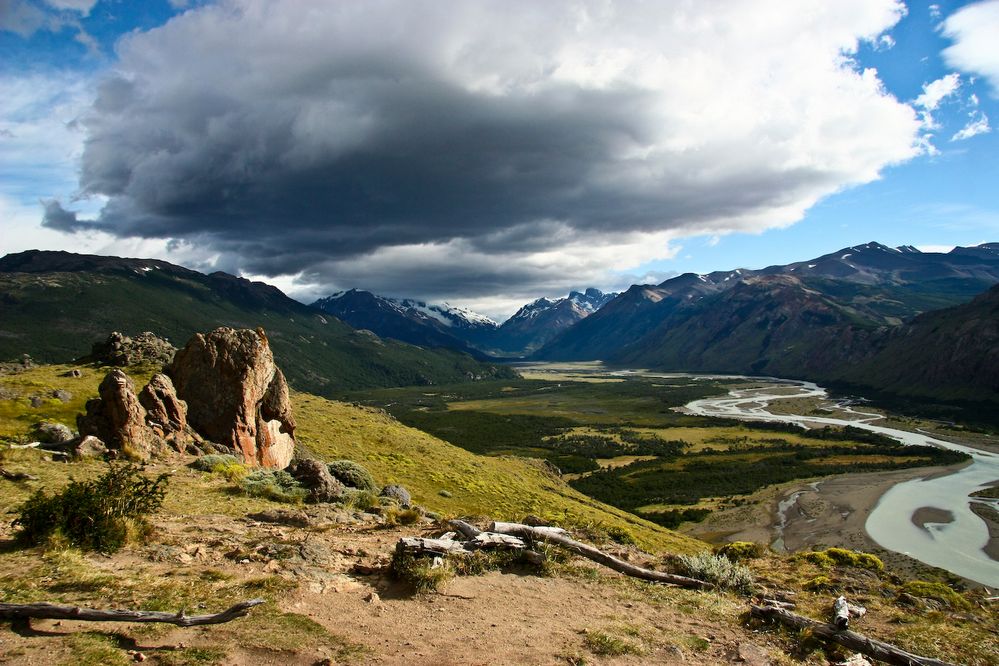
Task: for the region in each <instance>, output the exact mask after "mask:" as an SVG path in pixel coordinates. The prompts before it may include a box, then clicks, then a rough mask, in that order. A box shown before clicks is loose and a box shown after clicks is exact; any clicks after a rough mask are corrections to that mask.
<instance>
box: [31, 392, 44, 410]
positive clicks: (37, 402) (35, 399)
mask: <svg viewBox="0 0 999 666" xmlns="http://www.w3.org/2000/svg"><path fill="white" fill-rule="evenodd" d="M28 402H29V403H30V404H31V406H32V407H34V408H35V409H37V408H39V407H41V406H42V405H44V404H45V401H44V400H42V398H41V396H37V395H33V396H31V398H30V399H29V400H28Z"/></svg>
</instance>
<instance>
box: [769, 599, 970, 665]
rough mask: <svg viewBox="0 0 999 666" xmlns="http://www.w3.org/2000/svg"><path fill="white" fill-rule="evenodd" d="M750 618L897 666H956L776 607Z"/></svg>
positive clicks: (770, 607)
mask: <svg viewBox="0 0 999 666" xmlns="http://www.w3.org/2000/svg"><path fill="white" fill-rule="evenodd" d="M749 612H750V615H752V616H753V617H758V618H761V619H764V620H771V621H775V622H780V623H781V624H785V625H787V626H789V627H792V628H794V629H807V630H809V631H811V632H812V635H813V636H815V637H816V638H820V639H822V640H824V641H831V642H833V643H839V644H840V645H842V646H843V647H845V648H847V649H850V650H854V651H856V652H861V653H863V654H866V655H867V656H868V657H872V658H874V659H878V660H880V661H884V662H887V663H889V664H896V665H897V666H956V665H955V664H952V663H950V662H946V661H941V660H939V659H933V658H932V657H921V656H919V655H917V654H912V653H911V652H906V651H905V650H903V649H901V648H899V647H896V646H894V645H891V644H890V643H885V642H883V641H879V640H877V639H874V638H868V637H867V636H864V635H862V634H858V633H856V632H854V631H850V630H840V629H837V628H836V626H835V625H833V624H827V623H825V622H820V621H818V620H813V619H811V618H809V617H805V616H804V615H798V614H797V613H792V612H791V611H788V610H784V609H783V608H778V607H776V606H757V605H756V604H753V605H752V606H750V611H749Z"/></svg>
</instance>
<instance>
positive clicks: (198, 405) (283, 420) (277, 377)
mask: <svg viewBox="0 0 999 666" xmlns="http://www.w3.org/2000/svg"><path fill="white" fill-rule="evenodd" d="M165 372H166V374H167V375H169V377H170V378H171V379H172V380H173V385H174V386H175V387H176V395H177V396H178V398H180V399H182V400H184V401H186V403H187V405H188V411H187V422H188V424H189V425H190V426H191V427H192V428H194V430H196V431H197V432H198V433H199V434H200V435H202V436H203V437H205V438H206V439H209V440H211V441H213V442H216V443H219V444H222V445H223V446H226V447H228V448H230V449H231V450H232V451H233V452H235V453H237V454H241V455H242V456H243V458H244V459H245V460H246V462H247V463H249V464H257V465H261V466H264V467H273V468H277V469H284V468H285V467H287V466H288V463H290V462H291V459H292V456H293V455H294V451H295V439H294V431H295V420H294V417H293V416H292V410H291V401H290V400H289V397H288V383H287V381H285V378H284V375H283V374H282V373H281V370H279V369H278V367H277V366H276V365H275V363H274V355H273V354H272V353H271V349H270V345H269V344H268V342H267V336H266V335H265V334H264V332H263V330H262V329H257V330H256V331H251V330H247V329H243V330H235V329H232V328H219V329H216V330H214V331H212V332H211V333H209V334H207V335H204V334H201V333H199V334H197V335H195V336H194V337H193V338H191V340H190V341H189V342H188V343H187V345H186V346H185V347H184V348H183V349H181V350H180V351H178V352H177V354H176V356H175V357H174V360H173V362H172V363H171V364H170V365H169V366H167V367H166V368H165Z"/></svg>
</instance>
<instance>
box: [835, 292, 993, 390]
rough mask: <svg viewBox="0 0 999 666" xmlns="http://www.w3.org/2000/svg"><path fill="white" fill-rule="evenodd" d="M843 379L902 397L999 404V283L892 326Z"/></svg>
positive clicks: (849, 369) (843, 373)
mask: <svg viewBox="0 0 999 666" xmlns="http://www.w3.org/2000/svg"><path fill="white" fill-rule="evenodd" d="M838 378H839V379H843V380H846V381H849V382H850V383H852V384H857V385H860V386H872V387H874V388H876V389H879V390H883V391H887V392H890V393H893V394H896V395H901V396H916V397H929V398H938V399H951V400H967V401H993V402H999V285H997V286H995V287H993V288H991V289H989V290H988V291H986V292H985V293H984V294H981V295H980V296H978V297H977V298H975V299H974V300H973V301H971V302H970V303H966V304H964V305H958V306H956V307H952V308H946V309H943V310H935V311H933V312H927V313H926V314H923V315H920V316H918V317H916V318H914V319H913V320H912V321H910V322H908V323H907V324H905V325H903V326H899V327H897V328H894V329H892V330H891V331H890V332H889V334H888V335H887V336H886V338H885V339H884V341H883V342H882V343H881V345H880V350H879V351H878V352H877V353H876V354H875V355H873V356H872V357H871V358H869V359H868V360H866V361H864V362H863V363H859V364H857V365H855V366H851V367H847V368H844V369H843V370H842V372H841V373H839V375H838Z"/></svg>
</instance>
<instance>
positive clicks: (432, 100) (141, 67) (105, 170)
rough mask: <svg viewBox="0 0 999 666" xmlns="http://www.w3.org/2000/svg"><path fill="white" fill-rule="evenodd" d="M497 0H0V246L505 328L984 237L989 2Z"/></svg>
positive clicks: (991, 122)
mask: <svg viewBox="0 0 999 666" xmlns="http://www.w3.org/2000/svg"><path fill="white" fill-rule="evenodd" d="M502 4H503V3H489V2H483V3H478V4H476V3H461V2H457V3H448V2H445V1H443V0H442V1H441V2H437V3H433V2H409V3H392V2H388V3H384V5H379V6H378V8H375V7H374V6H371V8H370V9H369V6H367V5H355V7H360V9H358V10H357V11H353V12H347V11H344V10H343V6H339V5H338V6H336V7H334V5H327V4H323V3H320V4H315V3H301V2H294V1H291V0H289V1H288V2H285V1H284V0H281V1H280V2H278V1H277V0H275V2H261V1H259V0H231V1H229V2H225V3H223V4H221V5H217V4H216V3H210V2H209V3H194V2H187V3H185V2H179V1H177V0H174V2H167V1H166V0H162V1H160V0H149V1H147V2H129V1H126V0H114V1H112V0H98V1H94V0H44V1H43V0H0V91H2V92H3V93H5V94H3V95H0V98H2V99H0V219H2V222H0V224H2V225H3V227H4V233H3V234H2V239H0V252H7V251H20V250H24V249H28V248H31V247H42V248H46V249H69V250H76V251H87V252H96V253H114V254H123V255H133V256H135V255H142V256H157V257H161V258H164V259H167V260H171V261H175V262H177V263H183V264H185V265H188V266H191V267H194V268H198V269H204V270H207V269H222V270H229V271H232V272H238V273H242V274H245V275H248V276H253V277H260V278H263V279H267V280H269V281H272V282H274V283H275V284H277V285H278V286H280V287H281V288H283V289H285V290H286V291H288V292H289V293H291V294H292V295H295V296H297V297H299V298H302V299H303V300H308V299H310V298H312V297H316V296H319V295H322V294H324V293H329V292H330V291H333V290H336V289H343V288H350V287H359V288H368V289H372V290H374V291H379V292H382V293H386V294H389V295H394V296H413V297H419V298H424V299H427V300H449V301H451V302H456V303H459V304H462V305H468V306H471V307H473V308H475V309H479V310H480V311H484V312H486V313H487V314H490V315H492V316H494V317H498V318H502V317H503V316H505V315H508V314H510V313H511V312H512V311H513V310H514V309H516V306H517V305H518V304H520V303H522V302H524V301H525V300H529V299H532V298H535V297H539V296H556V295H559V294H561V293H565V292H566V291H567V290H568V289H570V288H582V287H586V286H590V285H595V286H598V287H601V288H604V289H620V288H623V287H625V286H627V284H629V283H631V282H633V281H659V280H661V279H663V278H664V277H666V276H669V275H671V274H675V273H679V272H686V271H695V272H708V271H712V270H726V269H730V268H735V267H747V268H759V267H763V266H766V265H769V264H776V263H788V262H791V261H797V260H803V259H806V258H810V257H813V256H817V255H821V254H824V253H827V252H831V251H834V250H836V249H839V248H840V247H845V246H848V245H856V244H860V243H864V242H868V241H872V240H874V241H879V242H882V243H885V244H888V245H902V244H908V245H915V246H918V247H922V248H927V249H930V248H942V247H948V246H953V245H971V244H977V243H981V242H989V241H999V194H997V192H999V188H996V187H995V183H996V182H999V150H997V149H999V138H997V134H996V132H995V126H996V125H999V62H997V60H999V56H997V55H996V51H997V49H994V48H992V42H994V39H992V38H991V37H990V35H995V34H996V32H995V31H994V29H995V28H999V0H986V1H984V2H972V3H968V2H936V3H930V2H908V3H905V4H904V6H903V5H901V4H899V3H898V2H897V1H896V0H870V1H862V0H850V1H849V2H848V1H846V0H844V1H843V2H838V1H835V2H834V1H833V0H829V1H828V2H823V1H822V0H807V1H805V0H803V1H802V2H801V3H796V4H795V5H794V9H793V10H788V7H789V5H788V4H787V3H781V2H777V1H776V0H760V1H759V2H750V1H748V0H747V1H746V2H730V3H720V4H717V5H713V4H712V3H703V5H701V3H698V4H697V5H695V6H694V7H693V8H689V7H688V8H685V9H684V10H682V11H681V10H680V9H675V8H672V7H670V6H668V5H669V3H661V4H662V6H661V7H656V8H654V9H652V10H650V9H649V8H648V7H646V8H644V9H642V8H638V7H637V6H633V5H631V4H630V3H628V2H621V3H617V4H612V5H611V7H612V9H613V10H616V11H608V10H607V8H606V7H603V6H602V5H598V4H596V3H588V2H585V1H583V2H580V3H577V4H573V3H568V2H551V3H546V4H544V5H543V6H542V5H539V4H537V3H535V4H533V5H532V4H530V3H524V4H522V5H520V6H519V7H517V8H516V11H504V10H503V7H501V5H502ZM493 10H495V13H494V14H491V13H490V12H492V11H493ZM646 11H649V12H652V13H653V14H654V15H651V14H650V15H649V16H645V15H643V12H646ZM747 17H749V18H752V19H754V20H752V21H749V20H747ZM171 19H173V20H171ZM501 24H502V25H501ZM565 24H569V25H570V28H571V29H569V28H564V25H565ZM746 26H750V27H746ZM504 28H505V29H504ZM799 36H800V39H799ZM664 44H669V45H670V46H663V45H664ZM442 45H444V46H442ZM448 45H457V46H454V48H453V49H452V50H447V48H446V47H447V46H448ZM359 72H360V73H359ZM865 72H867V73H866V74H865ZM386 73H387V74H386ZM385 80H388V81H391V82H392V86H389V88H391V90H389V88H387V87H386V85H385V84H384V83H383V81H385ZM409 81H412V82H413V85H412V86H407V85H406V84H407V82H409ZM400 82H401V83H400ZM178 100H189V102H179V101H178ZM122 109H124V111H123V110H122ZM664 128H665V129H664Z"/></svg>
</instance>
